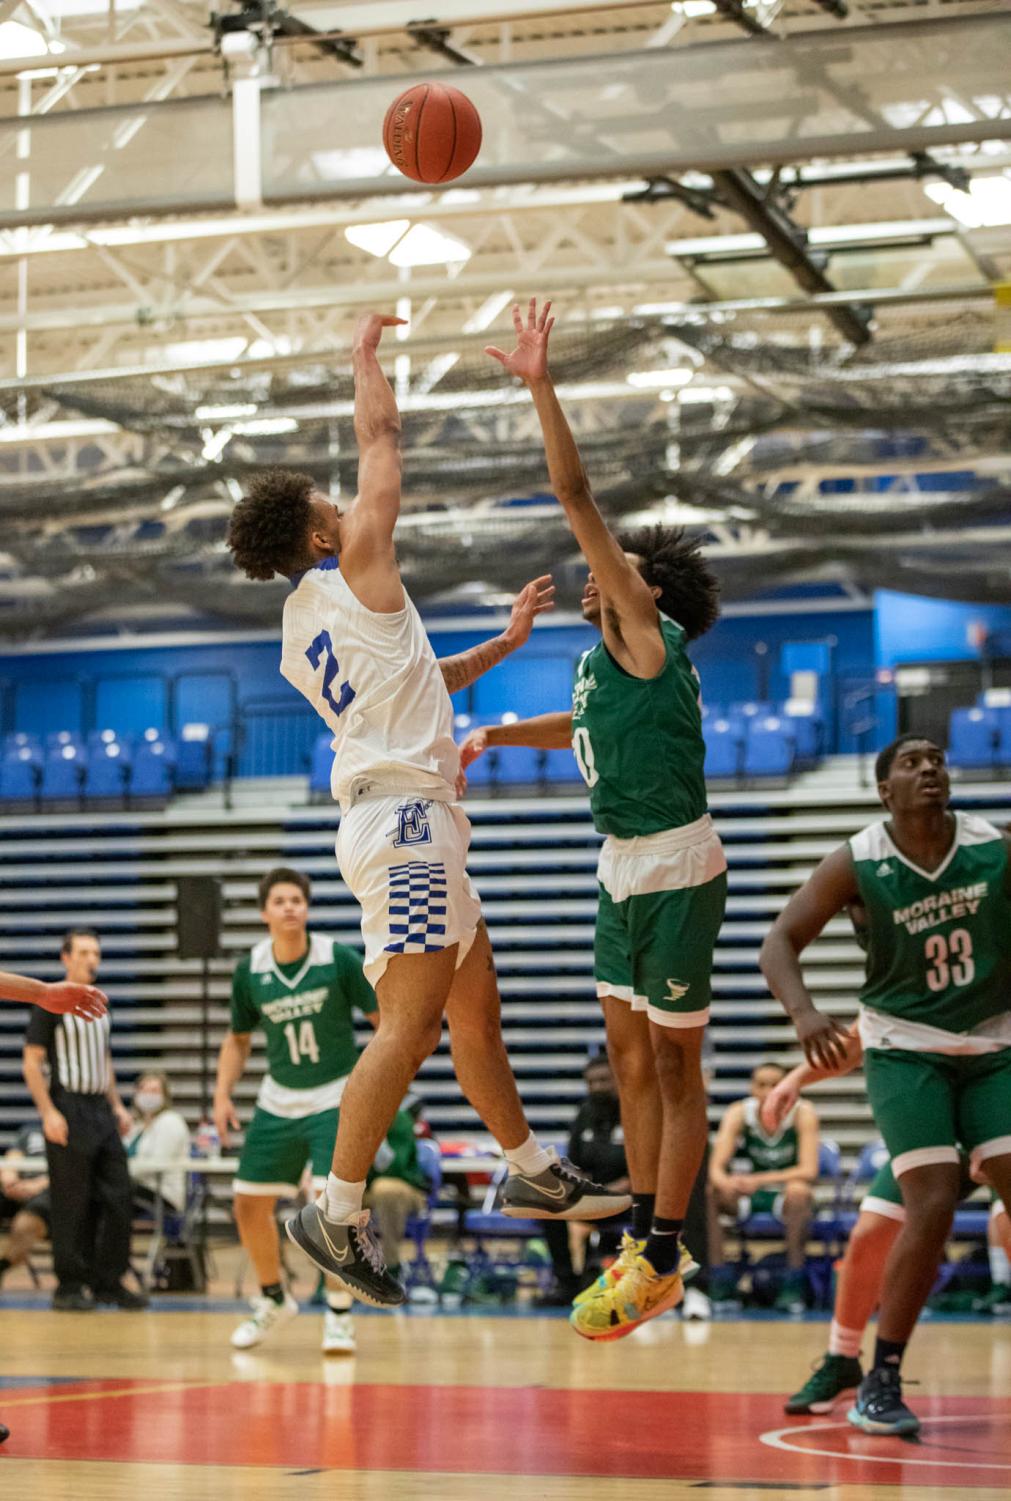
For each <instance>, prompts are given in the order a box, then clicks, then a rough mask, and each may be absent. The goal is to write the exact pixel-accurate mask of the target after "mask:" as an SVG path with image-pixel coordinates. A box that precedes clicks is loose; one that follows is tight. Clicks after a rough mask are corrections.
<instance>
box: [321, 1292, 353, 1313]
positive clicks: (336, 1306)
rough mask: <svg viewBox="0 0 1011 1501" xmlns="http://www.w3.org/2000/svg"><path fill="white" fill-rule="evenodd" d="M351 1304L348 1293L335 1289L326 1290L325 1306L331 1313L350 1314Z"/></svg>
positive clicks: (350, 1297) (351, 1300)
mask: <svg viewBox="0 0 1011 1501" xmlns="http://www.w3.org/2000/svg"><path fill="white" fill-rule="evenodd" d="M353 1302H354V1299H353V1298H352V1296H351V1294H350V1293H346V1292H344V1291H343V1290H341V1291H338V1290H337V1288H335V1287H328V1288H327V1290H326V1306H327V1307H328V1308H329V1310H330V1312H331V1313H350V1312H351V1304H352V1303H353Z"/></svg>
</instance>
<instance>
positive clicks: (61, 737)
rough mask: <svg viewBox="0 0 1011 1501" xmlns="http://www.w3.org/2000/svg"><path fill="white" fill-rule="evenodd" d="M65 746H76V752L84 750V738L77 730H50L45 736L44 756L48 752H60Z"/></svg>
mask: <svg viewBox="0 0 1011 1501" xmlns="http://www.w3.org/2000/svg"><path fill="white" fill-rule="evenodd" d="M65 745H73V746H76V747H77V749H78V750H83V748H84V738H83V736H82V735H80V734H79V733H78V731H77V730H50V732H49V734H48V735H47V736H46V755H47V756H48V755H49V753H50V751H58V750H62V748H63V747H64V746H65Z"/></svg>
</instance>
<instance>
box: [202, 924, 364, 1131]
mask: <svg viewBox="0 0 1011 1501" xmlns="http://www.w3.org/2000/svg"><path fill="white" fill-rule="evenodd" d="M308 939H309V945H308V948H307V949H306V952H305V953H304V954H303V955H302V957H301V959H297V960H295V962H294V963H292V964H278V963H277V961H276V959H275V958H274V949H273V945H272V943H271V940H270V939H269V938H264V939H262V940H261V941H260V942H259V943H258V944H256V946H255V947H254V948H253V949H252V950H251V952H250V953H249V954H247V955H246V956H245V958H243V959H240V960H239V963H238V964H237V966H236V968H235V974H234V975H233V977H232V1016H231V1027H232V1031H233V1032H239V1033H248V1032H255V1031H256V1030H257V1028H260V1027H262V1029H263V1035H264V1040H265V1041H266V1044H267V1072H266V1074H265V1075H264V1079H263V1083H262V1085H261V1088H260V1094H259V1097H258V1100H257V1103H258V1104H259V1105H260V1106H261V1107H262V1108H263V1109H264V1110H269V1111H270V1112H271V1114H273V1115H282V1116H292V1117H300V1116H304V1115H315V1114H316V1113H317V1112H318V1111H321V1110H332V1109H334V1108H335V1106H337V1105H339V1104H340V1096H341V1094H342V1093H343V1085H344V1080H345V1078H346V1077H347V1075H348V1074H349V1073H350V1072H351V1070H352V1069H353V1068H354V1066H355V1064H356V1063H357V1061H358V1044H357V1043H356V1041H355V1032H354V1012H355V1011H356V1010H357V1011H360V1012H361V1013H362V1014H363V1015H366V1016H367V1015H368V1014H369V1013H370V1012H372V1011H375V1010H376V1009H377V1005H378V1003H377V1001H376V997H375V992H374V991H373V989H372V986H371V985H370V984H369V982H368V980H366V978H365V975H364V972H363V970H362V965H361V960H360V959H359V958H358V955H357V954H356V953H354V952H353V950H351V949H348V948H345V947H344V945H343V944H340V943H337V942H336V941H335V940H334V939H333V938H326V937H324V936H323V935H322V934H321V933H310V934H309V935H308Z"/></svg>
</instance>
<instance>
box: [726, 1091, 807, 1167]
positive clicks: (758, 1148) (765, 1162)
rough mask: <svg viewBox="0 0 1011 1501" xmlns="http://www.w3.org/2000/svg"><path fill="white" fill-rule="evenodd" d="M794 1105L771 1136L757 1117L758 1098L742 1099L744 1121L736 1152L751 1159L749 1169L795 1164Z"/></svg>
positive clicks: (795, 1108)
mask: <svg viewBox="0 0 1011 1501" xmlns="http://www.w3.org/2000/svg"><path fill="white" fill-rule="evenodd" d="M796 1114H797V1107H796V1105H795V1106H794V1107H793V1109H792V1110H791V1111H790V1112H789V1114H788V1115H787V1116H786V1117H785V1119H784V1120H783V1121H782V1123H781V1124H780V1127H779V1130H778V1131H776V1132H774V1133H773V1135H772V1136H770V1135H769V1134H768V1132H767V1131H766V1130H765V1128H764V1126H763V1125H762V1123H761V1121H760V1120H759V1118H758V1101H757V1100H756V1099H755V1097H754V1095H751V1096H750V1097H749V1098H748V1099H746V1100H745V1102H744V1124H743V1125H742V1127H741V1141H740V1146H739V1148H738V1155H739V1156H741V1157H746V1158H747V1159H748V1161H749V1162H750V1163H751V1171H752V1172H753V1173H779V1172H782V1171H783V1169H784V1168H787V1167H796V1165H797V1151H798V1148H797V1127H796V1125H795V1124H794V1118H795V1117H796Z"/></svg>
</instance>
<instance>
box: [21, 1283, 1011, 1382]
mask: <svg viewBox="0 0 1011 1501" xmlns="http://www.w3.org/2000/svg"><path fill="white" fill-rule="evenodd" d="M2 1308H9V1309H14V1308H17V1309H24V1310H26V1311H31V1310H36V1309H41V1310H45V1311H49V1310H51V1296H50V1295H49V1294H47V1293H37V1292H31V1293H29V1292H24V1293H20V1292H17V1293H4V1294H3V1296H2V1298H0V1309H2ZM248 1311H249V1303H248V1301H247V1300H246V1299H245V1298H208V1297H202V1296H198V1295H196V1294H190V1295H182V1294H178V1293H162V1294H157V1295H155V1296H154V1297H153V1298H152V1299H151V1312H152V1313H236V1314H239V1313H247V1312H248ZM299 1312H300V1313H303V1314H321V1313H322V1312H323V1304H322V1303H311V1302H309V1301H308V1300H307V1299H302V1300H301V1306H300V1308H299ZM353 1312H354V1315H355V1317H356V1318H359V1317H368V1318H372V1317H378V1318H385V1317H387V1310H386V1309H383V1308H371V1307H369V1306H368V1305H367V1304H365V1303H356V1304H355V1305H354V1309H353ZM569 1312H570V1310H569V1309H568V1308H536V1307H535V1306H534V1305H533V1304H532V1303H463V1304H460V1305H459V1306H457V1307H444V1306H441V1305H440V1304H438V1303H408V1304H406V1305H405V1306H404V1307H403V1308H402V1309H397V1313H398V1314H401V1315H406V1316H408V1317H411V1318H423V1319H424V1318H431V1317H432V1315H433V1314H438V1315H439V1316H440V1317H441V1318H473V1317H477V1318H491V1319H567V1318H568V1316H569ZM117 1313H118V1310H117V1309H115V1308H97V1309H96V1310H95V1315H94V1316H95V1317H97V1318H103V1317H110V1316H114V1315H116V1314H117ZM830 1318H831V1313H830V1312H829V1311H827V1310H824V1311H823V1310H821V1309H808V1310H807V1311H806V1312H805V1313H802V1314H782V1313H777V1312H776V1311H775V1309H772V1308H741V1309H735V1310H734V1311H733V1312H732V1313H716V1314H714V1315H713V1317H712V1319H711V1320H709V1322H711V1323H714V1324H741V1323H746V1324H826V1323H828V1321H829V1319H830ZM85 1322H86V1321H85ZM692 1322H700V1321H692ZM924 1322H926V1323H931V1324H986V1325H989V1326H990V1327H991V1328H1001V1327H1005V1328H1006V1327H1007V1326H1008V1324H1009V1323H1011V1320H1007V1319H1003V1318H1000V1317H996V1318H995V1317H994V1316H993V1315H986V1314H984V1315H980V1314H975V1313H932V1312H929V1311H928V1312H927V1313H926V1314H925V1315H924ZM11 1379H12V1380H13V1379H14V1378H11ZM19 1379H20V1378H19ZM54 1379H56V1378H54ZM58 1379H60V1380H64V1379H66V1380H77V1379H78V1378H77V1377H67V1378H63V1377H61V1378H58ZM3 1381H4V1378H3V1377H0V1385H3Z"/></svg>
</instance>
